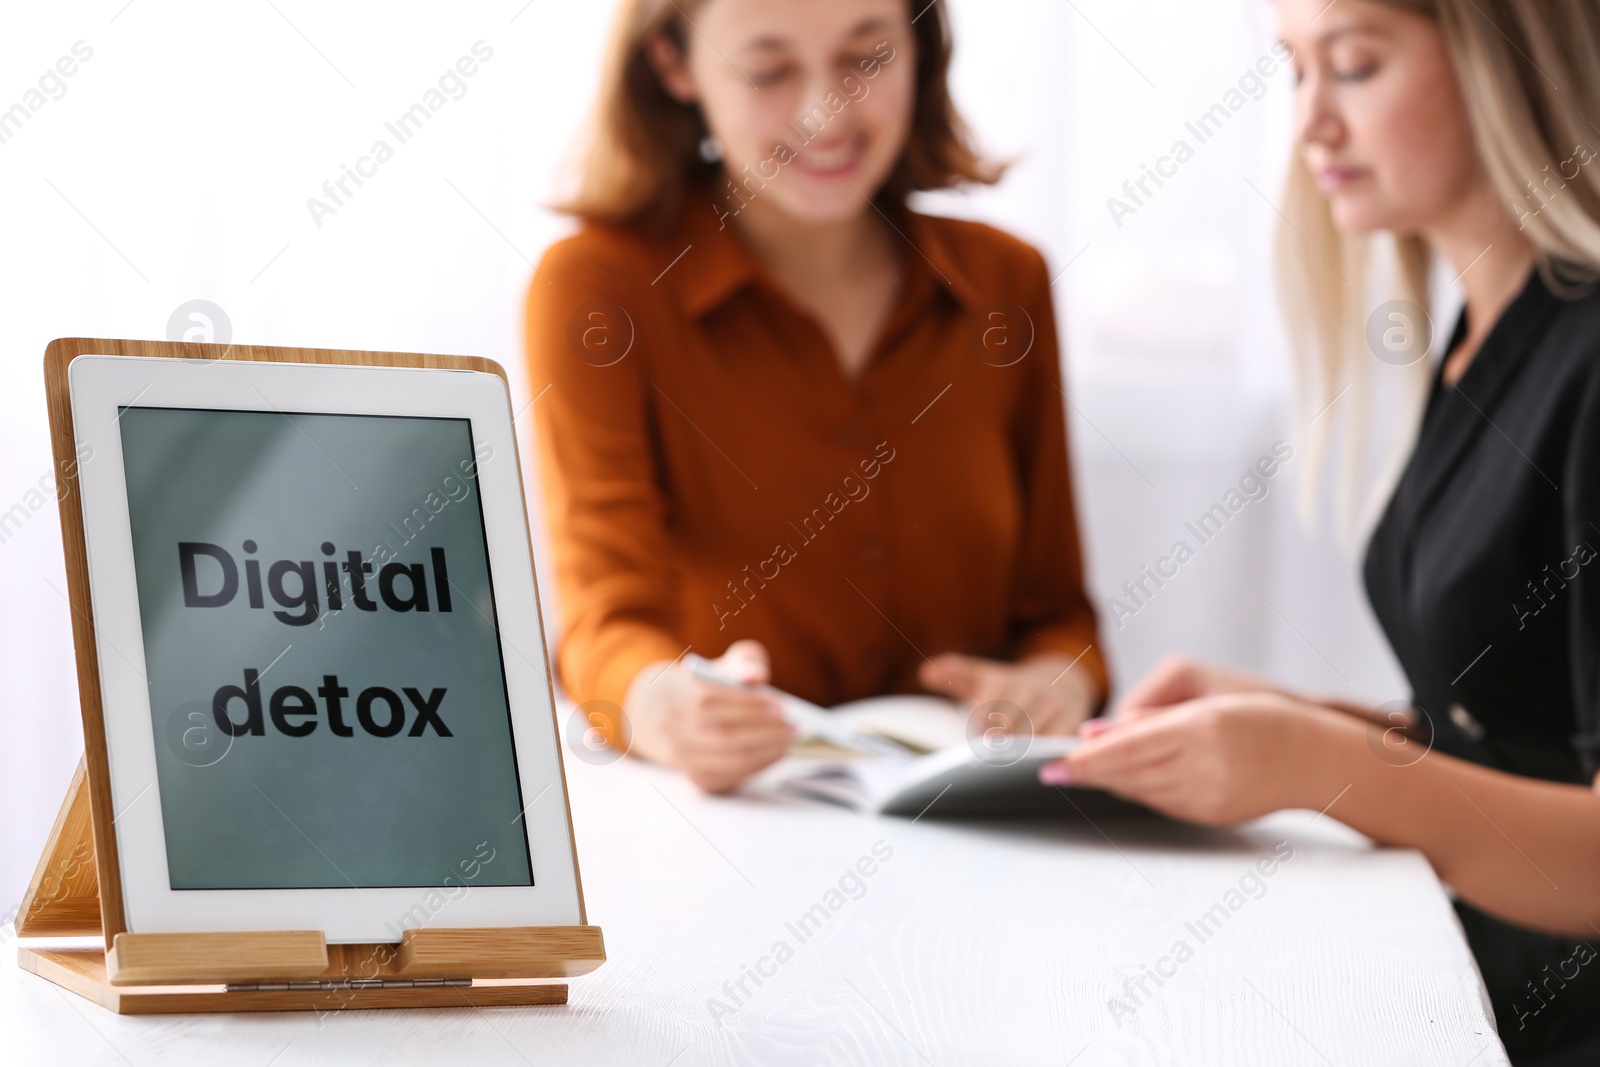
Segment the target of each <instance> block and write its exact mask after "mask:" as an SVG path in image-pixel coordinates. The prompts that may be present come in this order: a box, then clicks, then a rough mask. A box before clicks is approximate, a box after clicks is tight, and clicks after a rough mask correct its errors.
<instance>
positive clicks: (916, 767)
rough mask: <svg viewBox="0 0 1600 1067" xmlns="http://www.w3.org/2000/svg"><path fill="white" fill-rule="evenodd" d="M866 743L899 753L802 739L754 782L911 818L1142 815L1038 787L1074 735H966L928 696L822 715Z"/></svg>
mask: <svg viewBox="0 0 1600 1067" xmlns="http://www.w3.org/2000/svg"><path fill="white" fill-rule="evenodd" d="M828 714H829V715H830V716H836V717H838V719H839V720H841V721H842V722H844V723H848V724H849V725H850V726H851V727H853V728H854V729H855V730H858V731H860V732H861V733H864V734H867V735H869V736H873V737H878V738H884V739H887V740H889V741H892V742H895V743H896V744H898V745H900V746H902V747H903V749H904V750H905V752H904V754H903V755H900V756H863V755H861V754H860V753H858V752H853V751H850V750H849V749H846V748H842V747H839V746H837V745H834V744H831V743H829V742H827V741H825V740H823V739H821V738H819V737H816V736H810V737H807V736H804V735H802V738H801V740H800V742H799V743H798V744H797V745H796V746H795V748H794V749H793V750H792V752H791V754H790V756H789V758H788V759H786V760H784V761H782V762H781V763H779V764H778V765H776V766H775V767H774V768H772V770H771V771H769V772H768V774H766V775H763V779H764V781H766V782H767V783H768V784H770V785H773V786H776V787H777V788H779V789H781V790H783V791H786V792H791V793H798V794H801V795H804V796H808V797H813V798H816V799H819V800H826V801H829V802H831V803H835V804H841V805H843V806H845V807H848V808H853V809H855V810H856V811H861V812H868V813H879V814H884V815H901V816H906V817H908V818H918V817H921V816H924V815H926V817H928V818H930V819H932V818H956V817H979V816H1013V817H1017V816H1053V815H1054V816H1060V817H1062V818H1073V817H1078V818H1090V819H1098V818H1101V817H1103V816H1117V815H1129V814H1141V815H1145V816H1148V815H1150V814H1151V812H1150V811H1149V809H1147V808H1144V807H1142V806H1140V805H1138V804H1133V803H1131V802H1129V801H1125V800H1121V799H1119V798H1117V797H1114V796H1112V795H1111V794H1109V793H1106V792H1103V791H1101V790H1098V789H1083V788H1077V787H1069V788H1059V787H1056V786H1049V785H1042V784H1040V782H1039V777H1038V776H1039V768H1040V767H1042V766H1043V765H1044V764H1046V763H1048V762H1050V761H1051V760H1055V759H1059V758H1060V757H1061V756H1063V755H1065V754H1067V753H1068V752H1070V751H1072V749H1073V748H1074V747H1076V746H1077V745H1078V744H1079V743H1080V739H1079V738H1077V737H1058V736H1048V735H1036V736H1033V737H1027V738H1023V737H1012V738H1001V737H996V738H994V739H992V740H993V741H994V742H995V743H994V744H986V743H985V739H984V738H983V737H982V736H978V737H974V738H971V739H970V740H969V737H968V727H967V722H968V714H967V712H966V710H965V709H963V708H961V707H960V706H959V705H956V704H954V703H951V702H950V701H947V700H943V699H941V698H939V697H931V696H890V697H874V698H871V699H869V700H859V701H854V702H851V703H848V704H841V705H839V706H838V707H835V708H834V709H832V711H830V712H829V713H828Z"/></svg>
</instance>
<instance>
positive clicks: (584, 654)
mask: <svg viewBox="0 0 1600 1067" xmlns="http://www.w3.org/2000/svg"><path fill="white" fill-rule="evenodd" d="M624 259H625V256H624V255H623V254H622V250H612V249H606V248H603V247H597V240H596V239H595V238H593V237H592V236H589V235H580V236H578V237H576V238H571V239H568V240H566V241H562V242H560V243H558V244H556V245H555V246H553V247H552V248H551V249H550V250H549V251H548V252H546V253H545V255H544V257H543V259H542V260H541V262H540V265H539V269H538V270H537V271H536V272H535V273H534V277H533V281H532V282H531V283H530V288H529V293H528V302H527V319H526V329H527V348H528V362H529V371H530V379H531V386H532V393H533V396H534V397H535V401H534V404H533V408H532V411H533V418H534V426H535V437H536V440H537V442H538V451H539V466H540V473H541V480H542V483H543V500H544V505H545V508H544V510H545V520H546V524H547V529H548V530H549V533H550V540H551V546H552V549H553V552H554V563H555V575H556V590H557V599H558V601H559V611H560V618H561V624H562V625H561V629H562V633H561V636H560V639H559V640H560V643H559V646H558V650H557V654H556V671H557V675H558V677H559V678H560V679H561V683H562V685H563V686H564V687H565V689H566V690H567V692H568V694H569V695H570V696H571V697H572V698H573V700H575V701H577V702H579V703H584V702H587V701H590V700H608V701H611V702H612V703H615V704H617V705H618V706H621V704H622V698H623V695H624V694H625V693H626V692H627V689H628V685H629V684H630V683H631V682H632V681H633V678H634V676H635V675H636V674H637V673H638V672H639V670H640V668H642V667H643V666H645V665H646V664H648V663H651V662H654V661H657V660H670V659H672V658H674V657H675V656H677V655H678V654H679V652H680V650H681V649H682V648H683V642H681V641H679V640H678V638H677V636H676V630H677V627H676V626H675V620H674V613H675V608H674V603H675V600H674V597H673V585H672V582H673V579H672V576H671V573H670V564H669V562H668V561H669V559H670V556H669V553H668V551H667V549H668V537H667V530H666V522H667V504H666V497H665V494H664V492H663V488H662V482H663V479H662V477H661V474H660V469H659V467H660V464H659V458H658V457H659V453H658V449H657V448H656V447H655V435H654V433H653V423H652V417H651V413H650V411H651V409H650V405H649V403H648V398H647V394H646V391H647V390H648V389H649V388H650V385H649V374H648V363H647V360H646V358H645V357H646V344H647V341H646V338H645V337H644V336H642V335H643V334H644V333H646V332H647V331H645V330H644V329H643V325H644V319H645V316H646V315H647V313H648V312H649V310H650V308H649V307H648V306H647V300H648V298H647V297H646V296H645V295H644V294H643V291H642V288H641V287H640V286H639V285H638V284H636V282H635V281H633V280H632V279H633V277H634V275H635V274H636V273H637V272H636V271H633V270H629V269H628V268H627V264H626V263H625V262H622V261H623V260H624ZM612 261H617V262H612ZM602 729H603V730H605V729H606V727H602ZM608 739H609V740H612V741H613V742H615V741H616V740H617V739H616V738H615V737H614V736H612V737H609V738H608Z"/></svg>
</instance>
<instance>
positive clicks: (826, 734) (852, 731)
mask: <svg viewBox="0 0 1600 1067" xmlns="http://www.w3.org/2000/svg"><path fill="white" fill-rule="evenodd" d="M683 662H684V666H686V667H688V668H689V673H690V674H692V675H693V676H694V677H696V678H698V679H700V680H701V681H702V682H710V683H711V684H712V685H723V686H727V687H729V688H731V689H748V690H750V691H752V692H759V693H762V694H763V695H765V696H768V697H771V698H772V699H774V700H776V701H777V702H778V706H779V707H780V708H782V709H783V717H784V720H785V721H787V722H788V723H789V724H790V725H792V726H794V727H796V728H797V729H799V730H802V731H803V732H805V733H806V734H809V735H811V736H814V737H820V738H821V739H823V740H824V741H828V742H830V743H832V744H835V745H838V746H839V747H840V748H844V749H848V750H850V751H852V752H859V753H862V754H863V755H867V756H881V757H884V758H886V759H906V758H909V757H912V756H914V755H916V753H914V752H912V751H911V750H910V749H908V748H906V747H905V746H904V745H901V744H898V743H896V742H894V741H891V740H889V739H888V738H886V737H874V736H872V735H871V734H868V733H863V732H862V731H860V730H858V729H856V728H855V727H853V726H851V725H850V724H849V723H847V722H844V721H842V720H840V719H839V718H838V717H837V716H835V715H834V714H833V713H832V712H830V711H828V710H827V709H826V708H822V707H818V706H817V705H816V704H813V703H811V702H810V701H809V700H802V699H801V698H799V697H797V696H795V695H794V694H792V693H785V692H784V691H783V690H781V689H776V688H774V687H772V686H770V685H762V686H754V685H747V684H746V683H743V682H737V681H734V680H733V679H732V678H729V677H728V676H727V675H725V674H722V673H721V672H719V671H718V670H717V669H716V668H715V667H713V666H712V665H711V661H710V660H708V659H706V658H705V657H704V656H700V655H697V654H695V653H693V652H691V653H689V654H688V655H687V656H685V657H684V658H683Z"/></svg>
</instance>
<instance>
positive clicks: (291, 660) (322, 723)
mask: <svg viewBox="0 0 1600 1067" xmlns="http://www.w3.org/2000/svg"><path fill="white" fill-rule="evenodd" d="M118 422H119V429H120V434H121V439H122V449H123V461H124V468H125V471H126V476H127V490H128V508H129V515H130V519H131V526H132V535H133V554H134V563H135V571H136V580H137V587H138V604H139V613H140V625H141V627H142V630H143V635H144V652H145V656H144V664H143V666H144V669H145V670H144V673H145V677H146V681H147V683H148V686H149V693H150V709H151V715H152V718H153V720H154V722H153V726H154V733H155V748H156V773H157V779H158V781H159V785H160V790H159V792H160V801H161V814H162V819H163V822H164V824H165V837H166V848H167V866H168V876H169V878H170V882H171V886H172V888H173V889H185V890H193V889H282V888H295V889H337V888H381V887H428V886H456V885H460V884H476V885H502V886H504V885H520V886H528V885H532V884H533V871H532V864H531V861H530V858H529V850H528V841H527V835H526V832H525V830H524V820H523V814H524V810H525V809H524V805H525V804H531V803H534V802H536V801H537V800H538V798H537V797H529V798H524V797H523V796H522V792H521V788H520V786H519V783H518V776H517V765H516V753H515V749H514V746H513V742H512V731H511V722H510V709H509V706H508V702H507V696H506V684H505V674H504V669H503V664H502V662H501V645H500V641H499V638H498V635H497V628H496V622H495V618H496V614H495V599H494V587H493V583H492V581H491V576H490V572H489V558H488V550H487V546H486V543H485V534H484V524H483V512H482V508H481V506H480V501H479V497H478V493H479V486H478V481H477V478H476V469H477V468H476V458H475V456H474V451H473V441H472V433H471V424H470V421H469V420H467V419H453V418H425V417H410V416H407V417H391V416H376V415H338V414H293V415H287V414H283V413H280V412H275V411H232V410H229V411H219V410H192V409H183V408H157V407H137V406H129V407H122V408H119V415H118ZM137 667H138V665H137V664H135V668H136V669H137Z"/></svg>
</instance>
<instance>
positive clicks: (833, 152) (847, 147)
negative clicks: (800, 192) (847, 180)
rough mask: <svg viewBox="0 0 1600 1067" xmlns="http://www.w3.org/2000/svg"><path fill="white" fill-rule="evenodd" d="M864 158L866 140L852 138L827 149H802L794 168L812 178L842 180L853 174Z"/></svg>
mask: <svg viewBox="0 0 1600 1067" xmlns="http://www.w3.org/2000/svg"><path fill="white" fill-rule="evenodd" d="M865 157H866V138H864V137H853V138H850V139H849V140H847V141H843V142H840V143H839V144H837V145H833V146H830V147H828V148H812V147H807V148H805V149H802V150H801V151H800V153H799V154H798V155H797V156H796V157H795V161H794V165H795V167H796V168H797V169H798V170H800V171H803V172H804V173H806V174H808V175H810V176H811V177H814V178H842V177H845V176H846V175H849V174H851V173H853V172H854V171H855V170H856V169H857V168H858V167H859V166H860V165H861V161H862V159H863V158H865Z"/></svg>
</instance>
